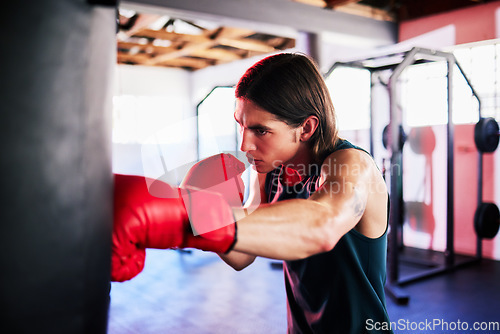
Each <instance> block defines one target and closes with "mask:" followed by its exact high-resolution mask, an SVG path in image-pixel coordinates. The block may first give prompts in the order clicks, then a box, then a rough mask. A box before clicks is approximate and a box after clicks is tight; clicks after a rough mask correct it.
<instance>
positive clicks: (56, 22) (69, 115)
mask: <svg viewBox="0 0 500 334" xmlns="http://www.w3.org/2000/svg"><path fill="white" fill-rule="evenodd" d="M91 2H92V1H90V2H89V1H87V0H43V1H32V0H12V1H6V2H4V3H3V5H2V14H3V15H2V19H1V20H0V31H2V32H3V33H2V37H1V39H0V48H1V49H0V96H1V99H0V154H1V155H2V158H1V162H0V164H1V165H0V173H1V174H0V177H1V180H2V182H1V185H0V203H1V204H0V224H1V230H0V275H1V276H0V307H1V310H0V332H2V333H50V334H57V333H64V334H77V333H92V334H98V333H105V332H106V329H107V315H108V306H109V288H110V282H109V277H110V240H111V228H112V200H113V199H112V186H113V184H112V172H111V152H110V150H111V136H110V132H111V127H110V119H111V117H110V114H111V95H110V94H111V90H110V86H111V79H112V76H111V74H112V70H113V64H114V63H115V51H114V50H115V47H116V44H115V33H116V19H115V17H116V16H115V15H116V8H115V7H113V6H109V5H106V4H104V5H103V4H96V3H91ZM94 2H98V1H94Z"/></svg>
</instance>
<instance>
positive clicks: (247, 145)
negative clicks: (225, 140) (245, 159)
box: [240, 129, 256, 152]
mask: <svg viewBox="0 0 500 334" xmlns="http://www.w3.org/2000/svg"><path fill="white" fill-rule="evenodd" d="M255 149H256V146H255V143H254V138H253V135H252V133H251V132H250V131H248V130H246V129H244V130H242V131H241V147H240V150H241V151H243V152H249V151H254V150H255Z"/></svg>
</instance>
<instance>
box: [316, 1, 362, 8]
mask: <svg viewBox="0 0 500 334" xmlns="http://www.w3.org/2000/svg"><path fill="white" fill-rule="evenodd" d="M323 1H324V2H325V3H326V6H327V7H328V8H336V7H340V6H345V5H348V4H351V3H358V2H360V1H361V0H323Z"/></svg>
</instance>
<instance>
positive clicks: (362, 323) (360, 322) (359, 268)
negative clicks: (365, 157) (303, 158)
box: [265, 140, 392, 334]
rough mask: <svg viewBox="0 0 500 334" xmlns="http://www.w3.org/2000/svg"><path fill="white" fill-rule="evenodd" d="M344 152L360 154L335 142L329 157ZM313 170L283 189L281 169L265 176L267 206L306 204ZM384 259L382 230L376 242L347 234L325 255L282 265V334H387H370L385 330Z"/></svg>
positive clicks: (314, 184) (314, 182) (314, 183)
mask: <svg viewBox="0 0 500 334" xmlns="http://www.w3.org/2000/svg"><path fill="white" fill-rule="evenodd" d="M348 148H354V149H360V150H363V149H361V148H359V147H357V146H355V145H353V144H351V143H350V142H348V141H347V140H339V142H338V144H337V145H336V147H335V149H334V151H337V150H341V149H348ZM334 151H333V152H334ZM363 151H364V150H363ZM365 152H366V151H365ZM367 154H368V153H367ZM315 167H316V168H313V170H312V171H311V173H310V175H308V176H306V177H305V178H303V179H302V180H301V181H300V183H298V184H295V185H293V186H288V187H287V186H286V185H284V184H282V183H281V174H282V173H283V166H281V167H278V168H277V169H275V170H273V171H271V172H269V173H268V175H267V176H266V183H265V189H266V194H267V195H268V202H269V203H274V202H277V201H282V200H286V199H291V198H303V199H307V198H309V197H310V196H311V195H312V194H313V193H314V192H315V191H316V190H317V188H318V187H319V184H318V182H319V178H320V166H315ZM386 257H387V230H386V231H385V233H384V234H383V235H382V236H380V237H379V238H368V237H366V236H364V235H363V234H361V233H359V232H357V231H356V230H354V229H352V230H350V231H349V232H348V233H346V234H345V235H344V236H343V237H342V238H341V239H340V240H339V241H338V243H337V244H336V245H335V247H334V248H333V249H332V250H331V251H328V252H325V253H320V254H316V255H313V256H311V257H308V258H305V259H302V260H295V261H284V263H283V264H284V265H283V269H284V276H285V288H286V295H287V317H288V333H289V334H292V333H293V334H298V333H315V334H320V333H325V334H336V333H339V334H350V333H352V334H362V333H392V331H390V330H378V331H377V330H375V328H382V327H384V324H385V327H387V326H388V325H389V324H390V323H389V318H388V315H387V311H386V305H385V293H384V285H385V281H386Z"/></svg>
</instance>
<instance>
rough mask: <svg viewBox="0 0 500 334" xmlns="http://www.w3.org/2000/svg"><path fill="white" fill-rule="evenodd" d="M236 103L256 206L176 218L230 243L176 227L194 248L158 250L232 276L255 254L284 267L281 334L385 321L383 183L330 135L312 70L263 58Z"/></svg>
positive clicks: (300, 59)
mask: <svg viewBox="0 0 500 334" xmlns="http://www.w3.org/2000/svg"><path fill="white" fill-rule="evenodd" d="M236 98H237V102H236V110H235V114H234V116H235V119H236V121H237V122H238V124H239V125H240V129H241V134H242V144H241V150H242V151H244V152H246V153H247V158H248V159H249V161H250V162H251V163H252V164H253V168H254V169H255V170H256V171H257V172H258V173H259V181H260V182H259V185H260V191H261V194H262V195H263V196H262V199H263V200H264V202H265V203H262V204H261V205H260V206H259V207H258V208H257V209H256V210H254V211H252V212H251V213H250V214H246V211H245V210H243V209H241V208H238V207H233V208H232V212H233V214H234V216H235V219H233V220H234V221H235V222H232V221H229V220H230V219H228V218H224V217H227V214H226V213H224V212H227V210H226V209H218V210H216V212H217V213H216V214H215V215H214V216H212V217H211V218H204V220H203V222H202V221H201V220H198V219H196V218H195V217H196V216H201V214H199V213H197V212H196V211H197V210H196V209H195V210H194V214H191V215H190V217H189V218H190V219H187V218H183V224H185V222H186V221H188V220H189V221H190V224H191V225H190V226H191V227H192V230H194V231H196V230H198V229H201V228H205V227H206V226H209V227H210V228H211V229H212V231H213V230H215V231H216V232H217V233H221V234H223V235H224V236H225V237H224V238H223V239H226V238H227V236H229V238H228V239H229V240H231V241H233V240H234V244H231V245H229V243H228V242H226V243H224V247H222V248H220V247H218V245H219V244H218V240H216V239H217V238H211V237H210V236H209V235H208V234H203V233H199V235H195V234H196V232H195V233H186V232H185V229H184V231H183V230H182V229H180V230H179V229H178V228H177V224H175V225H176V227H175V230H176V231H180V232H179V233H181V234H183V238H186V239H188V240H195V241H194V245H193V243H190V242H187V243H186V242H183V241H182V240H181V241H179V242H176V243H175V244H171V243H167V244H166V245H163V246H168V247H186V246H188V247H189V246H191V247H196V248H201V249H205V250H211V251H216V252H218V253H219V255H220V257H221V258H222V259H223V260H224V261H225V262H226V263H228V264H229V265H230V266H232V267H233V268H235V269H237V270H241V269H243V268H245V267H246V266H248V265H249V264H251V263H252V262H253V260H254V259H255V257H256V256H263V257H267V258H272V259H279V260H284V271H285V286H286V290H287V303H288V332H289V333H329V334H331V333H342V334H346V333H365V332H367V324H368V322H369V321H370V323H374V322H386V323H388V322H389V320H388V316H387V312H386V308H385V296H384V283H385V275H386V273H385V269H386V264H385V263H386V262H385V261H386V249H387V240H386V237H387V211H388V210H387V207H388V196H387V190H386V186H385V182H384V180H383V178H382V175H381V173H380V172H379V170H378V169H377V166H376V165H375V163H374V161H373V159H372V158H371V157H370V155H369V154H367V153H366V152H365V151H363V150H362V149H360V148H358V147H355V146H354V145H352V144H350V143H349V142H348V141H345V140H342V139H340V138H338V136H337V128H336V122H335V113H334V108H333V104H332V102H331V99H330V95H329V93H328V90H327V88H326V85H325V82H324V80H323V78H322V76H321V74H320V72H319V71H318V69H317V67H316V66H315V65H314V63H313V62H312V61H311V60H310V59H309V58H307V57H305V56H302V55H298V54H278V55H274V56H270V57H267V58H265V59H263V60H261V61H259V62H257V63H256V64H255V65H253V66H252V67H251V68H250V69H248V70H247V71H246V73H245V74H244V75H243V77H242V78H241V80H240V81H239V83H238V85H237V87H236ZM212 161H213V160H210V161H208V162H207V163H206V164H207V165H209V166H210V165H212ZM210 169H211V168H210V167H208V168H202V167H200V166H197V167H196V168H195V171H194V172H192V173H191V175H190V176H188V177H187V180H185V182H183V183H184V185H185V186H186V187H189V186H190V185H195V184H191V183H190V179H194V178H193V174H195V175H205V176H206V179H209V178H210V176H211V175H212V172H210ZM233 174H234V175H236V174H237V173H233ZM198 178H199V176H198ZM195 186H196V185H195ZM201 188H205V189H208V188H209V187H201ZM186 189H188V188H186ZM184 191H186V190H184ZM190 191H193V189H191V190H190ZM199 194H201V195H200V196H201V197H204V196H207V198H208V197H209V196H212V195H209V193H208V192H203V191H201V190H200V191H199ZM219 194H221V196H222V197H225V198H226V199H227V197H228V196H227V192H225V191H220V192H219ZM192 198H193V196H191V197H189V198H187V197H186V196H184V197H183V199H184V205H185V207H186V208H189V209H191V208H197V207H198V205H196V203H194V202H193V199H192ZM210 201H212V200H210ZM205 202H206V201H205ZM215 202H217V203H219V202H218V201H215ZM226 203H227V201H226ZM180 205H181V204H179V206H180ZM218 205H219V204H218ZM221 206H223V205H221ZM200 210H202V209H200ZM187 211H189V210H188V209H186V212H187ZM212 211H213V210H212ZM219 214H220V216H221V217H218V215H219ZM153 220H162V219H153ZM115 224H116V223H115ZM161 224H163V223H161ZM191 232H192V231H191ZM236 232H237V238H236ZM209 233H214V232H209ZM186 234H187V235H188V236H187V237H184V236H185V235H186ZM191 234H193V235H195V236H191ZM181 239H182V238H181ZM199 240H202V241H203V243H204V245H203V246H206V243H207V240H208V243H209V244H210V247H209V248H210V249H207V248H203V247H198V244H197V243H198V242H200V241H199ZM213 244H216V245H217V246H216V247H215V249H214V248H213V247H212V246H213ZM228 245H229V246H228ZM159 248H162V247H159ZM164 248H166V247H164Z"/></svg>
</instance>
